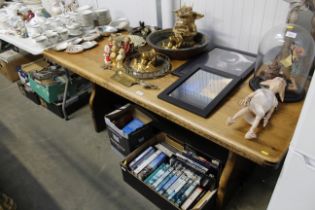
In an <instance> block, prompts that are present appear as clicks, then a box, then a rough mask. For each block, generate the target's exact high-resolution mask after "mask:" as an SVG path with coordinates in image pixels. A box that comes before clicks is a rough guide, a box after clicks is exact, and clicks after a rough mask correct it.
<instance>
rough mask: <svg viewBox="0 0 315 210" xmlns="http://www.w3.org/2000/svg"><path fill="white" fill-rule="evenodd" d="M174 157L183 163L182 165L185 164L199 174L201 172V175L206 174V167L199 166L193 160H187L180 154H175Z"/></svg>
mask: <svg viewBox="0 0 315 210" xmlns="http://www.w3.org/2000/svg"><path fill="white" fill-rule="evenodd" d="M176 157H177V158H178V159H179V160H181V161H183V162H184V163H186V164H187V165H189V166H191V167H193V168H194V169H196V170H198V171H200V172H202V173H204V174H205V173H207V172H208V169H207V168H206V167H204V166H202V165H200V164H199V163H197V162H195V161H193V160H191V159H189V158H187V157H185V156H183V155H182V154H180V153H176Z"/></svg>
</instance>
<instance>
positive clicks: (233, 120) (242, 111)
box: [226, 107, 249, 125]
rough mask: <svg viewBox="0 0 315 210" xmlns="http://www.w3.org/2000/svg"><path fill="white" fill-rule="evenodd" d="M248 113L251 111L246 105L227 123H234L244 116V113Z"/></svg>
mask: <svg viewBox="0 0 315 210" xmlns="http://www.w3.org/2000/svg"><path fill="white" fill-rule="evenodd" d="M247 113H249V109H248V107H244V108H243V109H241V110H240V111H238V112H237V113H236V114H235V115H234V116H233V117H229V118H228V119H227V122H226V123H227V125H232V124H233V123H235V121H236V120H237V119H238V118H239V117H241V116H243V115H244V114H247Z"/></svg>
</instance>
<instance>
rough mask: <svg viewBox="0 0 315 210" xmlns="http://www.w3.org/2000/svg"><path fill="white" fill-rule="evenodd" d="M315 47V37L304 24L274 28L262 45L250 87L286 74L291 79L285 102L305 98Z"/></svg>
mask: <svg viewBox="0 0 315 210" xmlns="http://www.w3.org/2000/svg"><path fill="white" fill-rule="evenodd" d="M314 49H315V44H314V40H313V38H312V36H311V35H310V33H309V32H308V31H307V30H306V29H304V28H303V27H301V26H298V25H294V24H286V25H281V26H276V27H274V28H272V29H271V30H270V31H269V32H268V33H267V34H266V35H265V36H264V37H263V39H262V41H261V43H260V45H259V49H258V55H257V61H256V67H255V74H254V77H253V78H252V79H251V80H250V83H249V84H250V87H251V88H252V89H254V90H256V89H258V88H260V87H261V86H260V83H261V82H262V81H265V80H269V79H273V78H275V77H282V78H284V79H285V80H286V81H287V86H286V91H285V98H284V102H295V101H299V100H301V99H303V98H304V95H305V88H306V86H307V85H306V84H307V77H308V75H309V72H310V70H311V68H312V65H313V59H314V53H315V50H314Z"/></svg>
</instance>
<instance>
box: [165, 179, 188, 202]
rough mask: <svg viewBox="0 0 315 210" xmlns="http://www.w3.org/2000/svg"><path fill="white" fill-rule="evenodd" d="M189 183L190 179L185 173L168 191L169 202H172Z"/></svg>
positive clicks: (166, 195)
mask: <svg viewBox="0 0 315 210" xmlns="http://www.w3.org/2000/svg"><path fill="white" fill-rule="evenodd" d="M187 181H188V177H187V175H186V174H185V173H183V174H182V175H181V176H180V177H179V178H178V179H177V180H176V182H175V183H174V184H173V185H172V186H171V187H170V188H169V189H168V190H166V194H165V197H167V199H168V200H172V198H173V197H174V196H175V194H176V193H177V192H178V191H179V190H180V189H181V188H182V187H183V186H184V185H185V184H186V182H187Z"/></svg>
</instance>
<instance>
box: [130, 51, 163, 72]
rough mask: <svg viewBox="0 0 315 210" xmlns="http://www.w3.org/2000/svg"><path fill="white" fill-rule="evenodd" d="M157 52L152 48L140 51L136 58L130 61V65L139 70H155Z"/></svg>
mask: <svg viewBox="0 0 315 210" xmlns="http://www.w3.org/2000/svg"><path fill="white" fill-rule="evenodd" d="M156 64H157V53H156V51H155V50H154V49H151V50H149V51H145V52H142V53H141V54H140V56H139V57H138V58H134V59H133V60H132V61H131V66H132V68H134V69H135V70H136V71H139V72H153V71H155V70H156Z"/></svg>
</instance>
